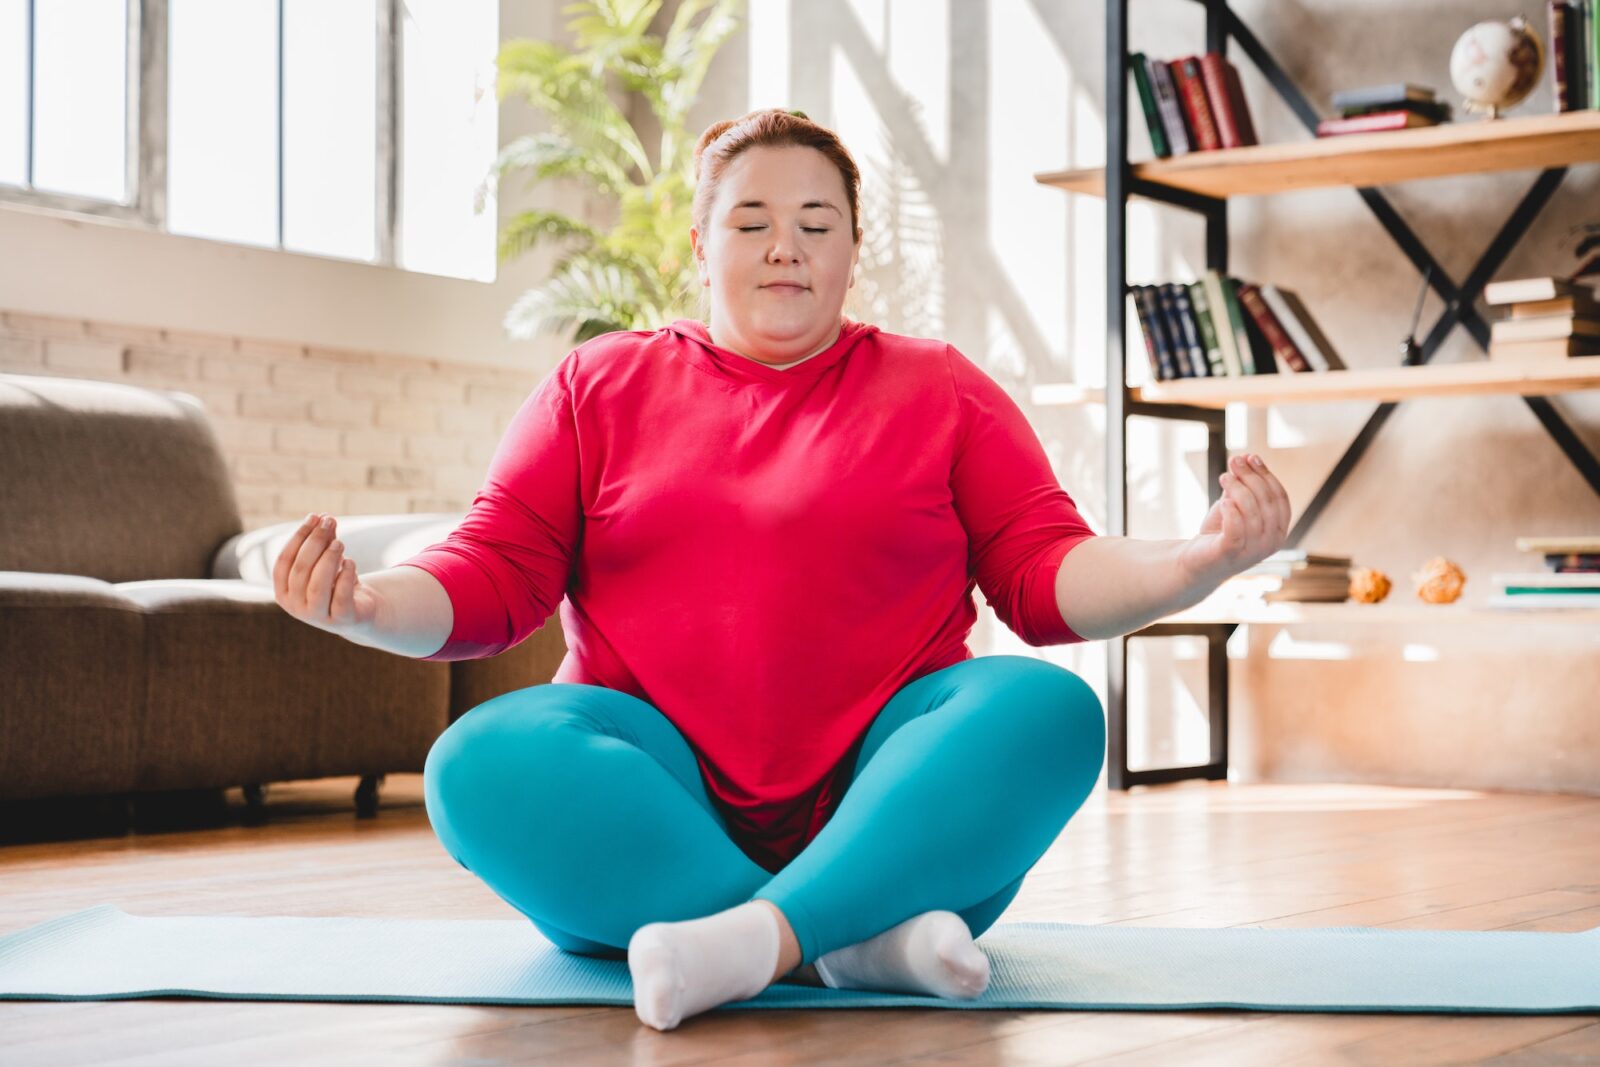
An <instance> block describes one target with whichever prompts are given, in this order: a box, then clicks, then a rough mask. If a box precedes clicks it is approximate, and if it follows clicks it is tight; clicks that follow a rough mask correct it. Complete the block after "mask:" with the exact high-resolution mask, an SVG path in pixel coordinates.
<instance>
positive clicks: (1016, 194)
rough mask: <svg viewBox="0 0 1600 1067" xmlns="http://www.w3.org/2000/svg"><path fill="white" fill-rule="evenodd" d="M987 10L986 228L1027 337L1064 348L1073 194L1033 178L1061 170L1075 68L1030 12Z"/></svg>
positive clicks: (1010, 0)
mask: <svg viewBox="0 0 1600 1067" xmlns="http://www.w3.org/2000/svg"><path fill="white" fill-rule="evenodd" d="M988 14H989V29H988V40H989V50H990V51H989V57H988V63H987V66H988V68H989V72H990V85H989V92H988V114H987V115H986V116H985V117H984V121H985V123H986V126H987V129H988V158H987V159H986V160H985V163H986V164H987V167H988V175H987V182H986V184H987V187H988V195H987V196H986V197H985V201H986V206H987V209H988V215H987V218H986V220H985V226H986V232H987V235H988V239H989V244H990V247H991V248H992V249H993V250H994V258H995V261H996V263H997V265H998V267H999V270H1000V272H1001V273H1002V275H1003V279H1002V281H1003V283H1004V284H1005V286H1006V287H1008V288H1009V289H1010V290H1011V291H1012V292H1013V293H1014V294H1015V297H1016V303H1017V304H1018V305H1020V306H1021V307H1022V308H1025V309H1026V310H1027V312H1028V317H1029V318H1028V322H1027V328H1028V330H1029V332H1031V333H1033V334H1035V335H1036V336H1037V337H1038V338H1039V340H1040V341H1041V342H1042V343H1043V344H1044V345H1045V346H1047V347H1048V348H1049V349H1050V350H1052V351H1056V352H1061V351H1064V350H1065V348H1066V344H1067V310H1068V308H1067V300H1066V294H1067V288H1068V287H1067V286H1065V285H1063V284H1062V279H1063V278H1065V277H1066V276H1067V267H1068V264H1067V248H1066V244H1067V241H1066V240H1063V239H1062V238H1061V237H1059V236H1054V235H1064V234H1067V233H1068V230H1067V197H1066V195H1065V194H1063V193H1062V191H1061V190H1060V189H1053V188H1050V187H1048V186H1043V185H1040V184H1039V183H1038V182H1036V181H1034V180H1033V176H1034V175H1035V174H1036V173H1038V172H1040V171H1045V170H1050V169H1052V168H1059V167H1060V166H1061V157H1062V155H1063V154H1064V152H1065V147H1066V146H1065V144H1064V137H1063V131H1064V130H1065V128H1066V126H1067V123H1068V105H1069V102H1070V100H1071V88H1072V83H1071V77H1072V72H1071V70H1070V69H1069V68H1068V67H1067V64H1066V59H1065V57H1064V56H1062V55H1061V53H1060V52H1059V51H1058V50H1057V49H1056V48H1055V46H1054V44H1053V39H1052V36H1051V34H1050V32H1049V31H1048V30H1047V29H1046V27H1044V26H1043V25H1041V24H1040V22H1039V18H1038V14H1037V12H1036V11H1035V10H1034V8H1033V7H1032V6H1030V5H1029V4H1026V3H1023V2H1022V0H995V2H994V3H991V4H990V5H989V10H988ZM991 321H992V319H991ZM1020 328H1021V327H1020V326H1019V329H1020ZM1007 332H1008V333H1009V332H1010V331H1009V329H1008V331H1007ZM1007 372H1008V373H1013V372H1011V371H1010V370H1009V368H1008V369H1007Z"/></svg>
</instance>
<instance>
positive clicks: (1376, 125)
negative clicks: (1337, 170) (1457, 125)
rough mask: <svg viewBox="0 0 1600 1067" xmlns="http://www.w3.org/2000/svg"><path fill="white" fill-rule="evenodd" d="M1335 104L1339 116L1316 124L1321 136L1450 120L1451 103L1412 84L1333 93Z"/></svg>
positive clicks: (1434, 123)
mask: <svg viewBox="0 0 1600 1067" xmlns="http://www.w3.org/2000/svg"><path fill="white" fill-rule="evenodd" d="M1332 102H1333V106H1334V109H1335V110H1337V111H1338V112H1339V117H1338V118H1336V119H1323V120H1322V121H1321V122H1319V123H1317V136H1318V137H1337V136H1338V135H1340V134H1344V133H1374V132H1376V131H1378V130H1404V129H1408V128H1410V127H1412V126H1437V125H1438V124H1439V123H1441V122H1449V121H1450V105H1449V104H1447V103H1445V102H1444V101H1443V100H1435V99H1434V97H1433V90H1432V89H1430V88H1428V87H1427V86H1425V85H1412V84H1411V83H1409V82H1395V83H1394V84H1392V85H1371V86H1368V87H1366V88H1364V89H1346V90H1344V91H1343V92H1338V93H1334V94H1333V101H1332Z"/></svg>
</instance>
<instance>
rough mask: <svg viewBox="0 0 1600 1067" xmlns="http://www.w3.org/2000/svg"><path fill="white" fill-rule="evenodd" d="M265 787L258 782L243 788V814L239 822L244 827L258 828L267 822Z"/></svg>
mask: <svg viewBox="0 0 1600 1067" xmlns="http://www.w3.org/2000/svg"><path fill="white" fill-rule="evenodd" d="M266 792H267V787H266V786H265V785H263V784H262V783H260V782H251V783H250V784H248V785H246V786H244V813H243V815H242V816H241V821H242V822H243V823H244V824H245V825H246V826H260V825H261V824H262V823H264V822H266V821H267V802H266Z"/></svg>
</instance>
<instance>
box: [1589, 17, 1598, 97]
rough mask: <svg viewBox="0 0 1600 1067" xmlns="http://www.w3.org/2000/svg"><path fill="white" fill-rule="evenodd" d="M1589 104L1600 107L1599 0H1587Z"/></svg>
mask: <svg viewBox="0 0 1600 1067" xmlns="http://www.w3.org/2000/svg"><path fill="white" fill-rule="evenodd" d="M1589 106H1590V107H1592V108H1595V109H1600V0H1589Z"/></svg>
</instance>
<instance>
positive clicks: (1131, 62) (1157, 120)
mask: <svg viewBox="0 0 1600 1067" xmlns="http://www.w3.org/2000/svg"><path fill="white" fill-rule="evenodd" d="M1128 69H1129V71H1130V72H1131V73H1132V74H1133V85H1134V88H1135V90H1137V92H1138V94H1139V106H1140V107H1141V108H1142V109H1143V110H1144V126H1145V129H1146V130H1147V131H1149V133H1150V150H1151V151H1153V152H1154V153H1155V154H1156V158H1157V159H1166V158H1167V157H1168V156H1170V155H1172V149H1171V148H1170V147H1168V146H1167V133H1166V131H1165V130H1164V129H1162V128H1161V112H1160V110H1159V109H1158V108H1157V107H1156V94H1155V90H1154V89H1153V88H1151V86H1150V68H1149V67H1148V66H1146V65H1145V55H1144V53H1143V52H1135V53H1133V54H1132V55H1130V56H1129V57H1128Z"/></svg>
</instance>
